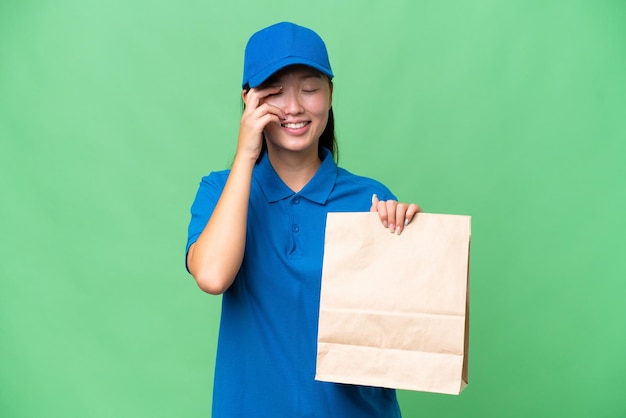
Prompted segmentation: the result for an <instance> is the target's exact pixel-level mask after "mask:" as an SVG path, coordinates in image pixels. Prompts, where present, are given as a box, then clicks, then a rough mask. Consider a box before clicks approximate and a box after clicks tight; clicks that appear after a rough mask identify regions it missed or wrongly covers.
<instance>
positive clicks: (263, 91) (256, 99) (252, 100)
mask: <svg viewBox="0 0 626 418" xmlns="http://www.w3.org/2000/svg"><path fill="white" fill-rule="evenodd" d="M282 90H283V86H273V87H265V88H254V89H250V90H248V91H247V92H243V95H242V98H243V102H244V103H245V105H246V109H248V108H250V109H251V110H254V109H257V108H259V107H261V105H262V104H263V103H264V102H265V99H266V98H267V97H269V96H272V95H275V94H278V93H280V92H281V91H282Z"/></svg>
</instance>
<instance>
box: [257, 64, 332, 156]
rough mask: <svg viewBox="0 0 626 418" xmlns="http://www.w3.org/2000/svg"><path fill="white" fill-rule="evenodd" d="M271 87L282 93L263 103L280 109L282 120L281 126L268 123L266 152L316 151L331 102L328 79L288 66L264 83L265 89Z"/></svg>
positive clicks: (271, 96) (298, 67)
mask: <svg viewBox="0 0 626 418" xmlns="http://www.w3.org/2000/svg"><path fill="white" fill-rule="evenodd" d="M273 86H282V90H281V91H280V92H279V93H276V94H273V95H270V96H268V97H266V98H265V99H264V102H265V103H268V104H270V105H272V106H276V107H278V108H280V109H281V110H282V111H283V113H284V115H285V119H284V120H281V124H280V126H279V125H278V124H275V123H271V124H269V125H268V126H266V127H265V131H264V132H265V136H266V138H267V140H268V150H270V149H271V148H273V149H274V150H283V151H291V152H302V151H311V152H313V151H315V152H317V147H318V141H319V138H320V136H321V135H322V132H324V129H325V128H326V124H327V123H328V112H329V110H330V106H331V103H332V89H331V86H330V82H329V80H328V78H326V76H324V75H322V74H321V73H320V72H318V71H316V70H314V69H312V68H310V67H306V66H295V67H288V68H287V69H285V70H283V71H279V72H278V73H276V74H275V75H274V76H272V77H271V78H270V79H269V80H268V81H266V82H265V83H264V87H273ZM270 152H271V151H270Z"/></svg>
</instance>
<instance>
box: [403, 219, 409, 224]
mask: <svg viewBox="0 0 626 418" xmlns="http://www.w3.org/2000/svg"><path fill="white" fill-rule="evenodd" d="M408 224H409V218H406V219H405V220H404V226H407V225H408Z"/></svg>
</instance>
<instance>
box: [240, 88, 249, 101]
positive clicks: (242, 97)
mask: <svg viewBox="0 0 626 418" xmlns="http://www.w3.org/2000/svg"><path fill="white" fill-rule="evenodd" d="M249 91H250V90H246V89H243V90H241V100H243V103H244V104H246V97H248V92H249Z"/></svg>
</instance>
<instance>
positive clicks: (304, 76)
mask: <svg viewBox="0 0 626 418" xmlns="http://www.w3.org/2000/svg"><path fill="white" fill-rule="evenodd" d="M279 78H280V76H279V75H276V76H272V77H270V78H269V79H268V80H267V81H266V82H265V83H263V84H267V85H271V84H277V83H278V79H279ZM308 78H317V79H320V80H323V78H324V75H323V74H322V73H320V72H318V71H315V70H310V71H307V72H305V73H303V74H302V75H300V76H299V77H298V80H301V81H302V80H306V79H308Z"/></svg>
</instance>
